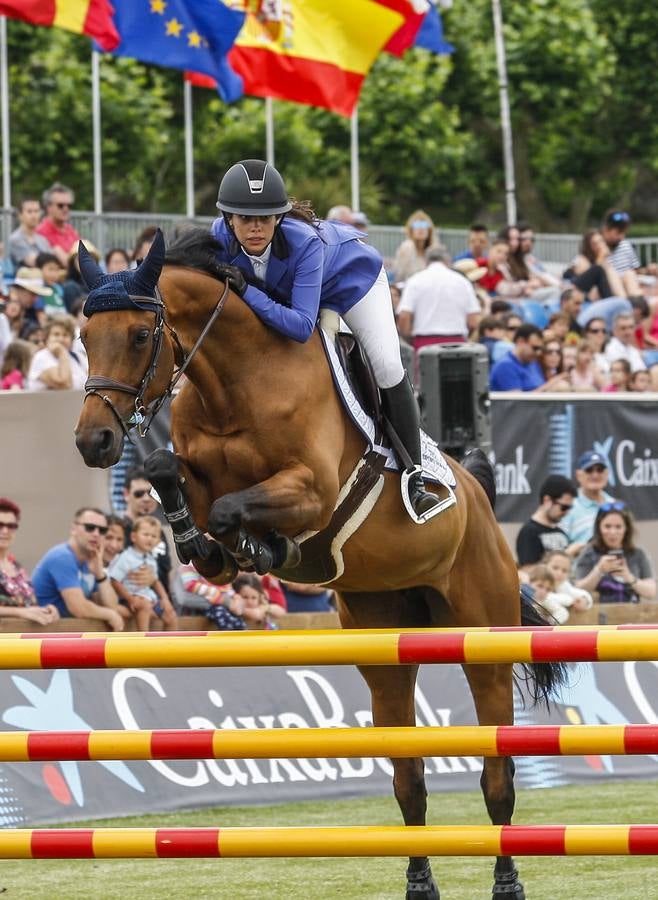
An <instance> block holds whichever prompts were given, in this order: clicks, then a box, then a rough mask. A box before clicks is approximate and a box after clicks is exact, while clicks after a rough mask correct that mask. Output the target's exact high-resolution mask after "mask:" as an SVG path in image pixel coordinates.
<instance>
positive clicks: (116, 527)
mask: <svg viewBox="0 0 658 900" xmlns="http://www.w3.org/2000/svg"><path fill="white" fill-rule="evenodd" d="M105 518H106V519H107V532H106V534H105V540H104V541H103V566H104V567H105V571H106V572H107V568H108V566H109V565H110V563H111V562H112V560H113V559H114V558H115V557H117V556H118V555H119V554H120V553H121V551H122V550H123V549H124V548H125V546H126V529H125V526H124V524H123V519H121V518H120V517H119V516H113V515H109V516H106V517H105Z"/></svg>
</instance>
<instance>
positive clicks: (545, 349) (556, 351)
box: [544, 347, 562, 353]
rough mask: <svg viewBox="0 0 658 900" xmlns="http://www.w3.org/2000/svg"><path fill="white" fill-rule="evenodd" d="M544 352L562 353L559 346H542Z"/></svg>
mask: <svg viewBox="0 0 658 900" xmlns="http://www.w3.org/2000/svg"><path fill="white" fill-rule="evenodd" d="M544 353H562V351H561V350H560V348H559V347H544Z"/></svg>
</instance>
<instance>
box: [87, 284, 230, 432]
mask: <svg viewBox="0 0 658 900" xmlns="http://www.w3.org/2000/svg"><path fill="white" fill-rule="evenodd" d="M228 293H229V282H228V280H227V281H226V284H225V285H224V290H223V292H222V295H221V297H220V298H219V300H218V301H217V304H216V305H215V308H214V309H213V311H212V313H211V315H210V318H209V319H208V321H207V322H206V324H205V325H204V327H203V330H202V331H201V334H200V335H199V337H198V338H197V339H196V341H195V343H194V346H193V347H192V349H191V350H190V352H189V353H186V352H185V350H184V348H183V345H182V344H181V342H180V339H179V337H178V335H177V334H176V332H175V331H174V329H173V328H172V327H171V325H170V324H169V323H168V322H167V319H166V315H165V314H166V311H167V308H166V306H165V304H164V301H163V299H162V294H161V293H160V290H159V288H158V287H157V286H156V288H155V297H142V296H139V295H136V294H131V295H130V299H131V300H132V301H133V303H134V304H135V306H136V307H138V308H139V309H142V310H145V311H146V312H152V313H154V315H155V326H154V329H153V343H152V349H151V359H150V360H149V363H148V366H147V367H146V371H145V372H144V375H143V376H142V380H141V381H140V383H139V386H138V387H133V385H131V384H126V383H125V382H123V381H116V380H115V379H114V378H106V377H105V376H104V375H94V376H92V377H91V378H88V379H87V381H86V382H85V400H86V399H87V397H99V398H100V399H101V400H102V401H103V402H104V403H106V404H107V405H108V406H109V408H110V409H111V410H112V412H113V414H114V417H115V418H116V420H117V421H118V423H119V425H121V429H122V431H123V433H124V435H125V436H126V437H127V438H128V440H129V441H130V442H131V443H132V444H134V443H135V442H134V440H133V439H132V436H131V434H130V430H131V429H132V428H133V427H136V428H137V432H138V434H139V436H140V437H145V436H146V435H147V434H148V431H149V428H150V427H151V425H152V424H153V419H154V418H155V417H156V415H157V414H158V412H159V411H160V409H161V408H162V406H163V404H164V403H165V401H166V400H168V399H169V397H171V395H172V394H173V392H174V388H175V387H176V385H177V384H178V382H179V381H180V379H181V377H182V375H183V373H184V372H185V370H186V369H187V367H188V366H189V364H190V363H191V362H192V360H193V359H194V356H195V354H196V352H197V350H198V349H199V347H200V346H201V344H202V343H203V341H204V340H205V338H206V335H207V334H208V332H209V331H210V329H211V328H212V326H213V325H214V324H215V321H216V320H217V317H218V316H219V314H220V313H221V311H222V309H223V308H224V304H225V303H226V299H227V297H228ZM165 329H166V330H167V331H168V332H169V334H170V335H171V338H172V340H173V342H174V345H175V348H176V354H177V356H178V357H179V358H180V359H182V362H181V364H180V365H179V367H178V369H177V370H176V372H174V374H173V375H172V377H171V380H170V381H169V384H168V385H167V387H166V389H165V390H164V392H163V393H162V394H160V396H158V397H156V398H155V399H154V400H152V401H151V402H150V403H149V405H148V406H145V404H144V394H145V393H146V389H147V388H148V386H149V384H150V383H151V381H152V380H153V378H154V377H155V373H156V371H157V367H158V360H159V359H160V353H161V351H162V345H163V342H164V333H165ZM105 391H121V392H122V393H124V394H131V395H132V396H133V397H134V398H135V411H134V412H133V414H132V415H131V416H130V418H129V419H128V421H125V420H124V418H123V416H122V415H121V413H120V412H119V410H118V409H117V408H116V406H115V405H114V402H113V401H112V399H111V398H110V397H108V396H107V394H106V393H104V392H105Z"/></svg>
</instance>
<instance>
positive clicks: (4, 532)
mask: <svg viewBox="0 0 658 900" xmlns="http://www.w3.org/2000/svg"><path fill="white" fill-rule="evenodd" d="M20 519H21V511H20V508H19V507H18V506H17V505H16V504H15V503H14V502H13V501H12V500H8V499H7V498H6V497H1V498H0V618H7V617H11V618H15V619H27V620H28V621H30V622H36V623H37V625H52V624H53V623H54V622H56V621H57V619H59V614H58V612H57V610H56V609H55V607H54V606H53V605H51V604H49V605H48V606H39V605H38V603H37V598H36V596H35V594H34V588H33V587H32V582H31V581H30V576H29V575H28V573H27V571H26V570H25V569H24V568H23V567H22V566H21V565H20V563H19V562H18V561H17V560H16V557H15V556H14V555H13V554H12V553H11V552H10V550H11V545H12V544H13V543H14V539H15V537H16V531H17V530H18V527H19V523H20Z"/></svg>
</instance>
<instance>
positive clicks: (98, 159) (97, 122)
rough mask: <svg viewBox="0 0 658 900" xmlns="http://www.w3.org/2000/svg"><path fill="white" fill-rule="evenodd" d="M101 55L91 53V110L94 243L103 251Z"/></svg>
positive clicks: (95, 51)
mask: <svg viewBox="0 0 658 900" xmlns="http://www.w3.org/2000/svg"><path fill="white" fill-rule="evenodd" d="M100 61H101V57H100V53H99V52H98V51H97V50H92V51H91V109H92V129H93V145H94V153H93V156H94V241H95V243H96V246H97V247H99V248H101V249H103V247H104V246H105V239H104V234H103V155H102V151H101V66H100Z"/></svg>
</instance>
